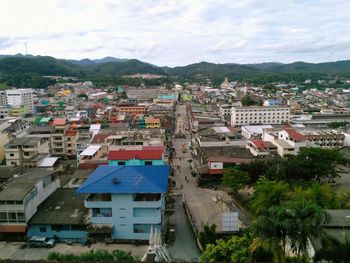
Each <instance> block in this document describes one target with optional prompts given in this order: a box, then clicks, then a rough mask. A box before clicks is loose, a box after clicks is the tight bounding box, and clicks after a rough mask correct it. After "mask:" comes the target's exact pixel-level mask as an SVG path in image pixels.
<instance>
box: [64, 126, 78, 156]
mask: <svg viewBox="0 0 350 263" xmlns="http://www.w3.org/2000/svg"><path fill="white" fill-rule="evenodd" d="M64 135H65V138H64V139H65V142H64V151H65V154H66V156H67V157H68V158H70V159H76V158H77V140H78V139H79V132H78V131H77V130H73V129H69V130H66V131H65V134H64Z"/></svg>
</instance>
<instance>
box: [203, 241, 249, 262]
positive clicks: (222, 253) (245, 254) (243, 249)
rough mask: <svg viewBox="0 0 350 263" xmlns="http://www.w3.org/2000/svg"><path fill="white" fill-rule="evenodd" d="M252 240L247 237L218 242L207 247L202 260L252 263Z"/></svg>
mask: <svg viewBox="0 0 350 263" xmlns="http://www.w3.org/2000/svg"><path fill="white" fill-rule="evenodd" d="M250 242H251V239H249V238H248V237H247V236H243V237H239V236H232V237H231V238H230V239H229V240H228V241H224V240H222V239H219V240H216V242H215V244H209V245H207V246H206V248H205V250H204V252H203V253H202V255H201V257H200V260H201V261H202V262H239V263H248V262H251V257H252V256H251V253H250V250H249V245H250Z"/></svg>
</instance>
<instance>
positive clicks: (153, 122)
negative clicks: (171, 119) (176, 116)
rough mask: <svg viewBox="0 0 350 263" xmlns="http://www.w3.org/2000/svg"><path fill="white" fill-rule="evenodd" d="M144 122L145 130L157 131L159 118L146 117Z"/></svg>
mask: <svg viewBox="0 0 350 263" xmlns="http://www.w3.org/2000/svg"><path fill="white" fill-rule="evenodd" d="M145 122H146V128H147V129H159V128H160V119H159V118H153V117H147V118H146V119H145Z"/></svg>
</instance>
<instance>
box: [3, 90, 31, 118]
mask: <svg viewBox="0 0 350 263" xmlns="http://www.w3.org/2000/svg"><path fill="white" fill-rule="evenodd" d="M5 94H6V105H9V106H11V107H22V106H23V107H25V108H26V109H27V111H28V112H30V113H34V106H33V90H32V89H8V90H6V91H5Z"/></svg>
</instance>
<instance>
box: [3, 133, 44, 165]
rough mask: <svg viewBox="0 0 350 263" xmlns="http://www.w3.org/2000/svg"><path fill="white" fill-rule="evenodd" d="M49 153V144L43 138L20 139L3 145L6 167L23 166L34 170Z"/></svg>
mask: <svg viewBox="0 0 350 263" xmlns="http://www.w3.org/2000/svg"><path fill="white" fill-rule="evenodd" d="M48 153H49V143H48V141H47V140H45V139H44V138H33V137H22V138H17V139H12V140H11V141H9V143H7V144H6V145H5V156H6V165H9V166H17V165H23V166H24V167H25V168H34V167H36V164H37V163H39V162H40V161H41V160H42V159H43V158H44V157H45V156H47V155H48Z"/></svg>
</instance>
